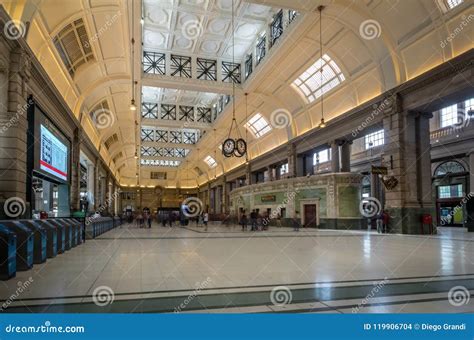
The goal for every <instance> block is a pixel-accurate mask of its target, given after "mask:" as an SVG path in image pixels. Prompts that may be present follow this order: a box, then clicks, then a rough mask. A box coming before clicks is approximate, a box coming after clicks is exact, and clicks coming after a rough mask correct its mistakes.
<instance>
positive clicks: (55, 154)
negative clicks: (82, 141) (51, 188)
mask: <svg viewBox="0 0 474 340" xmlns="http://www.w3.org/2000/svg"><path fill="white" fill-rule="evenodd" d="M40 136H41V137H40V138H41V146H40V155H39V156H40V159H39V161H40V164H39V165H40V169H41V170H43V171H45V172H47V173H49V174H51V175H53V176H56V177H58V178H60V179H62V180H64V181H67V171H68V162H67V161H68V148H67V146H66V145H64V144H63V143H62V142H61V141H60V140H59V139H58V138H57V137H56V136H54V135H53V133H52V132H51V131H50V130H48V129H47V128H46V127H45V126H44V125H42V124H41V126H40Z"/></svg>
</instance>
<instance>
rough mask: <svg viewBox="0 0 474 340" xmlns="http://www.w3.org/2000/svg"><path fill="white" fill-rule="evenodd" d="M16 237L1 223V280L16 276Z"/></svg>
mask: <svg viewBox="0 0 474 340" xmlns="http://www.w3.org/2000/svg"><path fill="white" fill-rule="evenodd" d="M16 240H17V238H16V235H15V233H14V232H12V231H11V230H10V229H8V228H7V227H6V226H4V225H3V224H1V223H0V280H8V279H11V278H12V277H15V276H16Z"/></svg>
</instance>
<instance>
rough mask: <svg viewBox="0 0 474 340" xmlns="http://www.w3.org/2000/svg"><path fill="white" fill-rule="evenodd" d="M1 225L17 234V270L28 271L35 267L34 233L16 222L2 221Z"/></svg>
mask: <svg viewBox="0 0 474 340" xmlns="http://www.w3.org/2000/svg"><path fill="white" fill-rule="evenodd" d="M0 223H1V224H3V225H4V226H5V227H7V228H8V229H10V230H11V231H12V232H14V233H15V234H16V239H17V242H16V269H17V270H28V269H30V268H31V267H33V249H34V237H33V232H32V231H31V230H30V229H28V228H27V227H25V226H24V225H22V224H21V223H18V224H17V223H15V221H0Z"/></svg>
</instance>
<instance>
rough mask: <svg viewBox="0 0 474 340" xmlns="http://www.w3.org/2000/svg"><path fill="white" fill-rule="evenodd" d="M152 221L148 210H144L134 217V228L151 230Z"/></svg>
mask: <svg viewBox="0 0 474 340" xmlns="http://www.w3.org/2000/svg"><path fill="white" fill-rule="evenodd" d="M152 220H153V218H152V216H151V212H150V209H147V208H145V209H143V211H142V212H139V213H138V214H137V215H136V216H135V226H136V227H137V228H151V222H152Z"/></svg>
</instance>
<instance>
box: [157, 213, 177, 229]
mask: <svg viewBox="0 0 474 340" xmlns="http://www.w3.org/2000/svg"><path fill="white" fill-rule="evenodd" d="M160 220H161V225H162V226H163V227H166V226H167V225H169V227H170V228H172V227H173V226H174V223H175V222H176V221H177V220H178V216H176V214H175V213H169V214H166V215H162V216H161V217H160Z"/></svg>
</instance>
